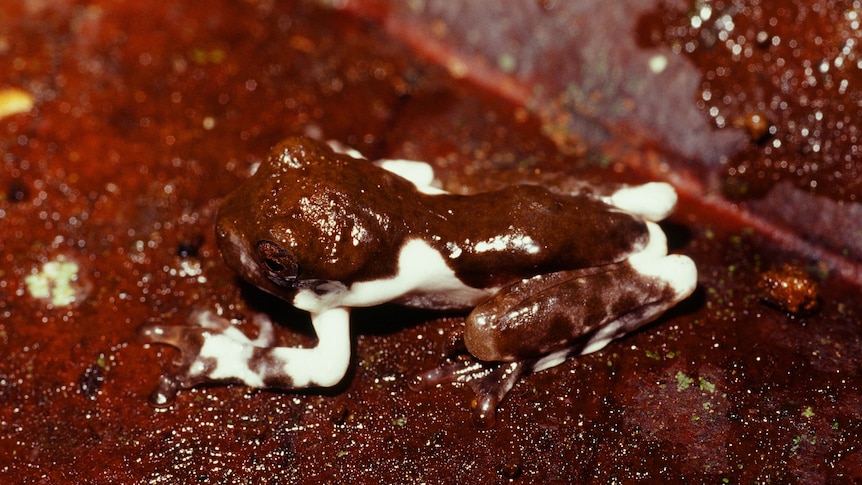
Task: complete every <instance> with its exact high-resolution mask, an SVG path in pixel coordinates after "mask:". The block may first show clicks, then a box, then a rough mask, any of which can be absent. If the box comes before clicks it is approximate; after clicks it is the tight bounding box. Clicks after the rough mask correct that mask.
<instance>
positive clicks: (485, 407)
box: [410, 356, 535, 429]
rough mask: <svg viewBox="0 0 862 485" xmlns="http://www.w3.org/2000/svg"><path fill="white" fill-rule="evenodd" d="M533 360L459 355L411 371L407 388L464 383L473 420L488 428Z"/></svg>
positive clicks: (425, 387) (478, 425)
mask: <svg viewBox="0 0 862 485" xmlns="http://www.w3.org/2000/svg"><path fill="white" fill-rule="evenodd" d="M534 364H535V361H533V360H530V361H518V362H482V361H480V360H477V359H475V358H473V357H469V356H462V357H461V358H460V359H459V360H457V361H455V362H451V363H449V364H445V365H442V366H440V367H436V368H433V369H429V370H426V371H424V372H421V373H419V374H417V375H415V376H414V377H413V379H412V380H411V381H410V388H411V389H413V390H416V391H418V390H422V389H428V388H431V387H434V386H437V385H438V384H445V383H452V382H457V383H463V384H467V385H468V386H470V389H472V390H473V393H474V397H473V399H472V400H471V401H470V408H471V409H472V410H473V424H474V425H475V426H476V427H477V428H480V429H490V428H493V427H494V424H495V423H496V420H497V406H499V404H500V402H501V401H502V400H503V398H505V397H506V394H508V393H509V391H510V390H512V388H513V387H515V384H517V383H518V381H519V380H520V379H521V377H523V376H524V375H526V374H528V373H529V372H530V371H531V370H532V368H533V367H534Z"/></svg>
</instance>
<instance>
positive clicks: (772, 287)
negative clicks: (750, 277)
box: [757, 264, 820, 314]
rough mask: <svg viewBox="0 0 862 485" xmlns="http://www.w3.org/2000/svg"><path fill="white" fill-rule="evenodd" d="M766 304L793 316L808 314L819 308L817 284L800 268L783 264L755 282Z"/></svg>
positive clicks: (765, 273)
mask: <svg viewBox="0 0 862 485" xmlns="http://www.w3.org/2000/svg"><path fill="white" fill-rule="evenodd" d="M757 287H758V288H759V289H760V291H761V297H762V298H763V301H765V302H766V303H768V304H770V305H773V306H775V307H778V308H780V309H782V310H784V311H786V312H789V313H793V314H808V313H811V312H814V311H815V310H817V308H818V306H819V301H820V298H819V289H818V285H817V283H816V282H815V281H814V280H813V279H812V278H811V277H810V276H809V275H808V273H806V272H805V270H803V269H802V268H799V267H798V266H794V265H791V264H785V265H783V266H781V267H780V268H777V269H771V270H768V271H765V272H764V273H763V274H762V275H761V276H760V281H758V282H757Z"/></svg>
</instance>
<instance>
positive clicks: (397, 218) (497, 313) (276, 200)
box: [143, 137, 697, 427]
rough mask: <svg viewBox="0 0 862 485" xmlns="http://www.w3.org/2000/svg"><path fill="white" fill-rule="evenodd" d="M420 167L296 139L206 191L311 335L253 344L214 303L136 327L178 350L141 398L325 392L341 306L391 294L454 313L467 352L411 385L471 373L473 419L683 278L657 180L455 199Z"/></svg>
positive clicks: (690, 286) (226, 246)
mask: <svg viewBox="0 0 862 485" xmlns="http://www.w3.org/2000/svg"><path fill="white" fill-rule="evenodd" d="M396 172H397V173H396ZM399 174H400V175H399ZM433 178H434V177H433V171H432V170H430V167H429V166H428V165H426V164H422V163H421V162H409V161H393V160H383V161H378V162H374V163H372V162H369V161H367V160H365V159H362V158H361V157H360V156H359V155H358V154H357V153H356V152H352V151H348V150H333V148H332V147H331V146H329V145H327V144H325V143H323V142H320V141H317V140H313V139H311V138H307V137H296V138H291V139H288V140H286V141H284V142H282V143H281V144H279V145H278V146H277V147H275V148H274V150H273V152H272V154H271V156H270V157H269V158H268V159H267V160H266V161H265V162H264V163H263V164H262V165H261V166H260V167H259V169H258V170H257V172H256V173H255V174H254V175H253V176H252V177H251V178H250V179H248V180H247V181H246V182H245V183H243V184H242V185H241V186H240V187H239V188H238V189H236V191H235V192H233V193H231V194H230V195H228V196H227V197H226V198H225V199H224V201H223V202H222V205H221V207H220V209H219V214H218V221H217V228H216V234H217V241H218V246H219V248H220V250H221V253H222V255H223V257H224V259H225V261H226V262H227V264H228V265H229V266H230V267H231V268H233V269H234V270H235V271H236V272H237V273H239V275H240V276H242V277H243V278H244V279H245V280H247V281H249V282H250V283H252V284H254V285H255V286H257V287H259V288H261V289H263V290H265V291H267V292H269V293H272V294H273V295H276V296H278V297H279V298H281V299H283V300H284V301H285V302H287V303H289V304H291V305H293V306H295V307H297V308H299V309H301V310H305V311H307V312H309V313H310V315H311V322H312V325H313V327H314V331H315V333H316V334H317V339H318V342H317V345H316V346H315V347H313V348H293V347H279V346H276V345H275V344H274V340H275V339H274V337H273V336H274V331H273V329H272V325H271V324H270V323H269V322H268V321H267V320H265V319H257V320H256V321H257V322H258V324H259V325H260V327H261V332H260V335H259V337H257V339H255V340H251V339H249V338H248V337H247V336H246V335H245V334H243V333H242V332H240V331H239V330H238V329H237V328H236V327H234V326H232V325H231V324H230V322H228V321H227V320H225V319H223V318H221V317H218V316H216V315H215V314H214V313H212V312H199V313H197V314H196V317H195V324H193V325H189V326H168V325H152V326H149V327H146V328H145V329H144V330H143V333H144V336H145V338H147V339H148V340H149V341H151V342H157V343H164V344H169V345H172V346H175V347H178V348H179V349H180V350H181V352H182V356H183V366H182V368H181V369H180V371H179V372H178V373H177V374H176V375H172V376H165V377H163V378H162V382H161V385H160V386H159V388H158V389H157V390H156V392H155V393H154V395H153V396H154V403H155V404H157V405H167V404H169V403H170V402H171V401H172V400H173V397H174V395H175V394H176V392H177V389H179V388H186V387H191V386H195V385H197V384H202V383H211V382H234V383H241V384H244V385H246V386H250V387H255V388H279V389H298V388H307V387H316V386H322V387H327V386H333V385H335V384H337V383H339V382H340V381H341V380H342V378H343V377H344V375H345V373H346V371H347V369H348V365H349V363H350V353H351V339H350V311H351V309H352V308H356V307H367V306H373V305H379V304H382V303H387V302H394V303H399V304H403V305H407V306H413V307H420V308H428V309H446V310H464V311H465V313H466V312H469V315H468V316H467V318H466V323H465V327H464V330H463V342H464V344H465V346H466V350H467V351H468V352H469V353H470V354H471V355H472V360H466V361H464V360H462V361H459V362H458V363H455V364H452V365H450V366H448V367H446V368H443V369H437V370H432V371H428V372H424V373H420V374H418V376H417V377H416V379H415V381H414V382H413V384H414V386H418V387H423V386H424V387H427V386H431V385H435V384H437V383H439V382H444V381H447V380H459V381H469V382H470V384H471V386H472V387H473V389H474V390H475V391H476V394H477V396H476V400H475V401H474V408H475V411H474V420H475V421H476V423H477V425H479V426H482V427H488V426H491V425H493V423H494V414H495V410H496V408H497V405H498V403H499V402H500V401H501V400H502V399H503V397H504V396H505V395H506V393H507V392H508V391H509V390H510V389H511V388H512V387H513V386H514V385H515V384H516V383H517V381H518V380H519V379H520V377H521V376H522V375H525V374H527V373H530V372H536V371H540V370H543V369H547V368H549V367H552V366H555V365H558V364H560V363H562V362H564V361H565V360H566V359H567V358H569V357H571V356H575V355H581V354H586V353H589V352H594V351H597V350H599V349H601V348H603V347H604V346H605V345H607V344H608V343H609V342H610V341H611V340H613V339H615V338H619V337H621V336H623V335H625V334H627V333H629V332H632V331H633V330H635V329H637V328H639V327H641V326H643V325H644V324H646V323H648V322H651V321H653V320H654V319H656V318H657V317H659V316H660V315H661V314H662V313H664V312H665V311H666V310H668V309H669V308H671V307H673V306H674V305H676V304H677V303H678V302H679V301H681V300H683V299H684V298H686V297H687V296H688V295H690V294H691V293H692V291H693V290H694V288H695V286H696V283H697V271H696V269H695V265H694V263H693V262H692V260H691V259H690V258H688V257H687V256H684V255H668V254H667V240H666V237H665V234H664V232H663V231H662V229H661V228H660V227H659V226H658V224H656V222H657V221H659V220H661V219H663V218H665V217H666V216H667V215H669V214H670V212H671V211H672V210H673V208H674V206H675V204H676V199H677V197H676V193H675V191H674V190H673V188H672V187H671V186H670V185H668V184H665V183H658V182H655V183H648V184H645V185H640V186H620V185H609V186H592V185H587V184H576V185H575V187H577V188H576V189H574V190H573V191H572V193H558V192H554V191H551V190H549V189H547V188H544V187H542V186H539V185H515V186H510V187H507V188H503V189H500V190H495V191H490V192H483V193H477V194H473V195H455V194H450V193H446V192H444V191H442V190H439V189H437V188H434V187H432V186H431V183H432V181H433Z"/></svg>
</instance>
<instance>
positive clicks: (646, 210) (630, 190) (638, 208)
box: [605, 182, 677, 222]
mask: <svg viewBox="0 0 862 485" xmlns="http://www.w3.org/2000/svg"><path fill="white" fill-rule="evenodd" d="M676 200H677V195H676V190H674V188H673V186H672V185H670V184H667V183H664V182H650V183H646V184H643V185H632V186H623V187H622V188H620V189H618V190H616V191H615V192H613V193H612V194H610V195H609V196H608V197H607V198H606V199H605V201H606V202H607V203H608V204H610V205H612V206H615V207H618V208H620V209H622V210H624V211H626V212H629V213H631V214H635V215H638V216H640V217H643V218H644V219H646V220H648V221H653V222H658V221H661V220H664V219H665V218H666V217H667V216H669V215H670V214H671V212H673V209H674V207H676Z"/></svg>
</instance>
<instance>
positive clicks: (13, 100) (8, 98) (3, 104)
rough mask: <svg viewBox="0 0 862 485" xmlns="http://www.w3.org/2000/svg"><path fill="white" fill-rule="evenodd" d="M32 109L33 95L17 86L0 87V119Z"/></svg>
mask: <svg viewBox="0 0 862 485" xmlns="http://www.w3.org/2000/svg"><path fill="white" fill-rule="evenodd" d="M31 109H33V96H32V95H31V94H30V93H28V92H27V91H24V90H23V89H18V88H7V89H0V119H3V118H5V117H7V116H12V115H16V114H20V113H26V112H28V111H30V110H31Z"/></svg>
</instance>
